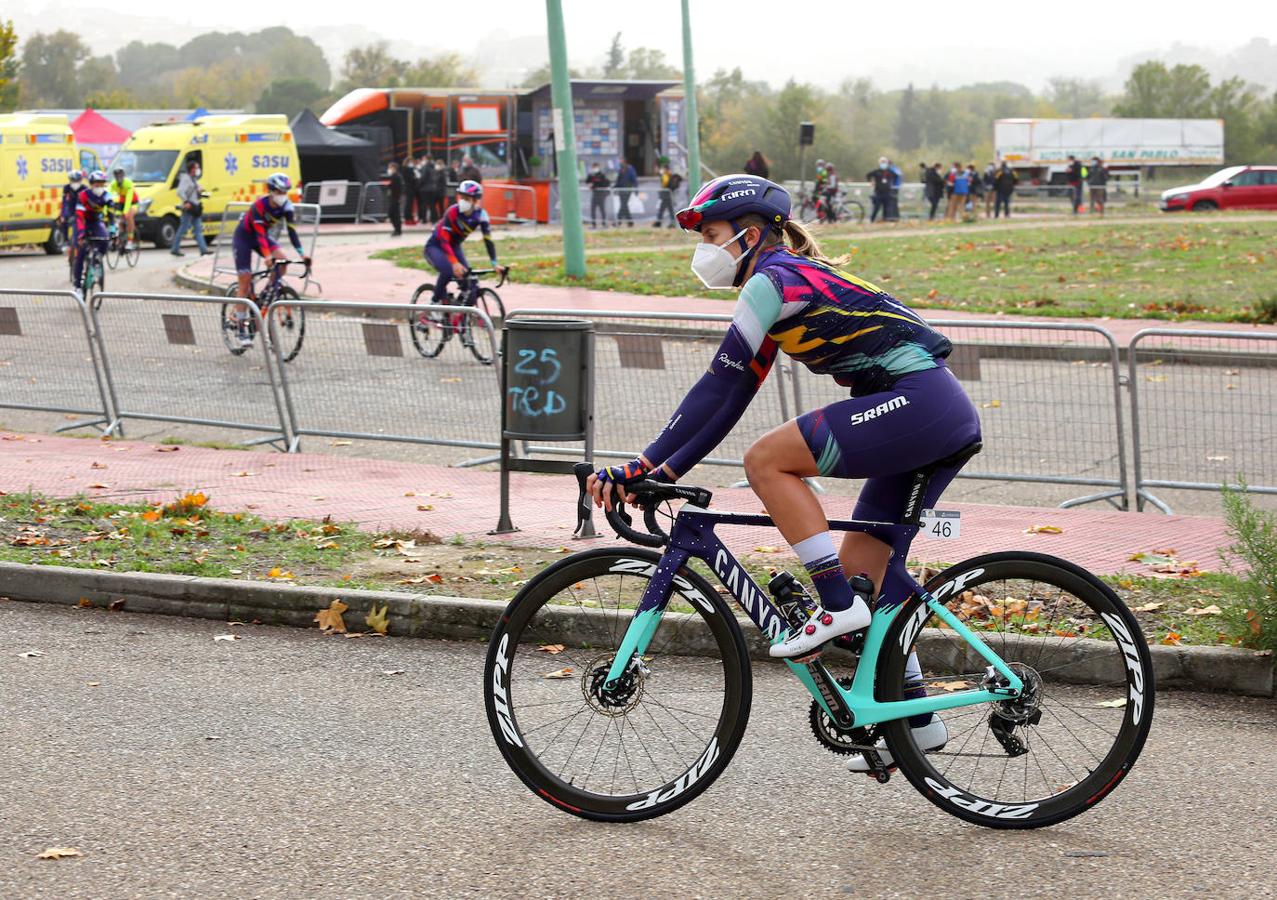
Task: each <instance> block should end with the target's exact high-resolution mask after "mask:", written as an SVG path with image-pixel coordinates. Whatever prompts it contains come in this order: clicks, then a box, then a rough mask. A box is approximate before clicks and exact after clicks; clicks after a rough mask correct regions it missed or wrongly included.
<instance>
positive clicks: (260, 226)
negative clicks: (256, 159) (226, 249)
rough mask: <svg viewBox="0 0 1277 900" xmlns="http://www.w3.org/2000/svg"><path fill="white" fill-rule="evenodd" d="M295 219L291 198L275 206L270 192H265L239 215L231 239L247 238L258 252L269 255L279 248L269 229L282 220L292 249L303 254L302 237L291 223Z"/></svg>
mask: <svg viewBox="0 0 1277 900" xmlns="http://www.w3.org/2000/svg"><path fill="white" fill-rule="evenodd" d="M295 219H296V214H295V213H294V211H293V202H292V201H291V200H289V201H286V202H285V203H284V205H283V206H276V205H275V204H274V203H271V199H270V194H267V195H266V196H265V197H258V198H257V199H256V200H254V201H253V205H252V206H250V207H249V208H248V209H247V210H245V211H244V215H242V216H240V219H239V225H237V226H236V227H235V234H234V236H233V238H232V240H235V241H238V240H242V239H247V240H249V241H251V242H252V244H253V248H254V249H255V250H257V252H258V253H259V254H261V255H262V256H270V255H271V252H272V251H274V250H278V249H279V244H277V243H276V242H275V239H274V238H273V237H271V229H272V228H274V227H275V226H276V225H278V224H279V223H280V222H283V223H284V224H285V225H286V226H287V228H288V239H289V241H291V242H292V245H293V249H295V250H296V251H297V252H298V254H300V255H303V256H304V255H305V252H306V251H304V250H303V249H302V239H301V238H300V237H299V236H298V234H297V228H296V226H295V225H294V224H293V223H294V221H295ZM241 235H242V237H241Z"/></svg>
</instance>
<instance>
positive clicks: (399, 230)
mask: <svg viewBox="0 0 1277 900" xmlns="http://www.w3.org/2000/svg"><path fill="white" fill-rule="evenodd" d="M381 180H382V181H384V182H385V184H386V193H387V194H388V196H389V201H388V202H387V204H386V209H387V210H388V215H389V216H390V227H391V229H392V230H391V232H390V234H391V236H393V237H399V235H401V234H403V216H401V215H400V204H401V203H403V176H402V175H400V174H399V167H398V166H397V165H395V163H394V162H393V161H392V162H390V163H388V164H387V165H386V174H385V175H382V176H381Z"/></svg>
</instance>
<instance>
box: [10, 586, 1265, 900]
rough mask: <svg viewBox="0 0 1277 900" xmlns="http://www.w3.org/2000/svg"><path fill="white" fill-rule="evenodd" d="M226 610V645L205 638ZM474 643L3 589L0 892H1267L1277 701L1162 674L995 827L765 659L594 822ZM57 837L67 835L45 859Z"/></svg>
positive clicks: (219, 627)
mask: <svg viewBox="0 0 1277 900" xmlns="http://www.w3.org/2000/svg"><path fill="white" fill-rule="evenodd" d="M228 632H235V633H237V634H240V635H242V639H241V640H239V641H235V642H219V641H214V640H213V637H214V636H215V635H218V634H225V633H228ZM27 651H40V652H41V655H39V656H31V657H23V656H22V655H21V654H22V653H24V652H27ZM483 652H484V647H483V645H481V644H477V643H445V642H435V641H417V640H410V639H397V638H393V637H392V638H386V639H370V638H363V639H360V640H348V639H343V638H340V637H323V636H321V635H320V634H319V633H318V632H317V631H303V630H296V629H286V628H269V627H262V626H257V627H254V626H246V627H233V628H232V627H228V626H227V625H225V624H222V623H216V622H208V621H197V620H184V619H174V618H166V617H160V616H142V615H135V614H129V613H109V612H105V611H98V610H78V609H73V608H65V607H50V606H43V605H34V604H32V605H29V604H21V603H14V602H4V601H0V782H2V783H3V784H4V785H5V786H6V787H5V790H4V791H3V792H0V822H3V823H4V825H3V829H4V837H5V839H4V840H3V841H2V842H0V896H6V897H58V898H78V897H161V896H183V897H250V896H257V897H264V896H269V897H307V898H312V897H365V896H367V897H391V896H426V895H436V896H439V895H442V896H457V895H461V894H480V893H481V894H483V895H492V896H502V897H515V896H519V897H526V896H542V897H558V896H568V895H584V894H588V895H590V896H606V897H612V896H616V897H620V896H634V895H638V894H644V895H651V896H678V897H689V896H767V897H770V896H782V895H784V896H793V895H795V894H808V895H815V896H874V897H877V896H901V897H916V896H920V895H930V896H940V897H951V896H956V897H1044V896H1052V897H1058V896H1069V897H1104V898H1115V897H1141V898H1143V897H1190V896H1191V897H1202V896H1205V897H1248V898H1253V897H1267V896H1273V894H1274V891H1275V890H1277V880H1275V878H1274V875H1275V874H1277V869H1275V868H1274V861H1273V860H1274V858H1275V857H1277V832H1275V830H1274V820H1273V800H1272V785H1273V784H1274V783H1275V782H1277V705H1275V704H1274V703H1273V702H1272V701H1263V700H1247V699H1238V698H1229V697H1219V696H1209V695H1202V694H1191V693H1173V692H1172V693H1165V692H1164V693H1162V694H1160V695H1159V697H1158V708H1157V715H1156V722H1155V724H1154V728H1153V732H1152V736H1151V738H1150V740H1149V742H1148V744H1147V746H1146V748H1145V750H1144V754H1143V756H1142V757H1141V759H1140V761H1139V763H1138V764H1137V765H1136V767H1135V769H1134V771H1133V773H1132V775H1131V777H1129V778H1128V779H1127V780H1126V781H1124V782H1123V783H1122V785H1121V786H1120V787H1119V788H1118V790H1117V791H1116V792H1115V793H1114V794H1113V795H1112V796H1110V797H1109V798H1106V799H1105V801H1104V802H1103V803H1102V804H1100V805H1099V806H1098V807H1096V808H1095V809H1094V810H1092V811H1090V812H1088V813H1086V814H1084V815H1083V816H1081V817H1079V818H1076V819H1073V820H1072V821H1070V822H1066V823H1064V824H1062V825H1059V826H1056V827H1054V828H1050V829H1046V830H1041V831H1035V832H1023V833H1019V832H994V831H988V830H984V829H981V828H977V827H975V826H970V825H966V824H964V823H962V822H960V821H959V820H957V819H954V818H951V817H949V816H947V815H945V814H944V813H943V812H941V811H940V810H938V809H937V808H935V807H934V806H932V805H931V804H930V803H928V802H926V801H925V800H924V799H922V798H921V797H920V796H919V795H917V794H916V793H915V792H914V791H913V789H912V788H910V787H909V785H908V784H907V782H905V781H904V780H903V779H901V778H896V779H893V780H892V782H891V783H890V784H888V785H886V786H879V785H877V784H875V783H873V782H870V781H869V780H868V779H866V778H864V777H859V776H858V777H852V776H850V775H849V774H848V773H846V772H845V771H844V770H843V768H842V766H841V764H840V763H839V761H838V760H837V759H836V758H835V757H833V756H831V755H829V754H828V753H827V752H825V751H824V750H822V749H821V748H820V747H819V746H818V745H817V744H816V743H815V742H814V741H813V740H812V738H811V737H810V735H809V733H808V731H807V725H806V699H805V697H806V695H805V693H803V692H802V690H801V688H800V687H799V686H798V685H797V684H796V683H795V682H794V681H793V680H791V679H789V678H788V677H787V675H786V673H785V672H784V671H783V670H782V669H781V668H779V667H775V666H769V665H758V666H756V667H755V670H754V677H755V695H754V706H753V715H752V716H751V721H750V727H749V730H748V732H747V733H746V736H745V740H744V743H743V744H742V746H741V748H740V750H739V751H738V753H737V755H736V758H735V760H734V761H733V763H732V765H731V766H730V767H729V768H728V770H727V771H726V773H725V774H724V775H723V777H722V778H720V779H719V780H718V781H717V782H716V783H715V784H714V785H713V786H712V787H711V788H710V789H709V790H708V791H707V792H706V793H705V794H703V795H702V796H701V797H699V798H698V799H696V800H695V801H694V802H693V803H691V804H690V805H689V806H687V807H684V808H683V809H682V810H680V811H678V812H676V813H674V814H672V815H669V816H666V817H663V818H661V819H657V820H654V821H650V822H646V823H642V824H638V825H623V826H622V825H601V824H595V823H589V822H585V821H582V820H579V819H576V818H575V817H572V816H570V815H568V814H566V813H563V812H561V811H559V810H557V809H554V808H552V807H551V806H549V805H548V804H546V803H545V802H543V801H541V800H540V799H538V798H536V797H534V796H532V795H531V794H530V793H529V792H528V791H527V789H526V788H524V787H523V785H522V784H521V783H520V782H518V781H517V779H516V778H515V776H514V775H513V774H511V773H510V772H509V771H508V770H507V769H506V767H505V765H504V763H503V761H502V760H501V757H500V755H499V754H498V752H497V750H496V748H495V747H494V745H493V742H492V740H491V737H490V735H489V732H488V729H487V724H486V721H485V719H484V715H483V708H482V699H481V693H480V681H481V678H480V673H481V668H482V661H483ZM399 670H402V674H389V675H388V674H385V673H387V672H395V671H399ZM55 846H60V847H74V848H77V849H78V850H79V851H80V852H81V853H82V854H83V855H82V856H81V857H79V858H67V859H61V860H39V859H36V855H37V854H38V853H40V852H41V851H44V850H45V849H46V848H49V847H55Z"/></svg>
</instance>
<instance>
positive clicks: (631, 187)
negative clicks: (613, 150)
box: [612, 158, 638, 228]
mask: <svg viewBox="0 0 1277 900" xmlns="http://www.w3.org/2000/svg"><path fill="white" fill-rule="evenodd" d="M615 187H616V205H617V210H616V221H615V222H613V223H612V224H613V225H616V226H619V225H620V224H621V222H625V224H626V225H628V226H629V227H630V228H633V227H634V216H632V215H630V199H631V198H632V197H633V196H634V191H635V189H636V188H637V187H638V171H637V170H636V169H635V168H634V166H632V165H631V164H630V162H629V160H627V159H624V158H622V159H621V170H620V171H619V172H617V174H616V184H615Z"/></svg>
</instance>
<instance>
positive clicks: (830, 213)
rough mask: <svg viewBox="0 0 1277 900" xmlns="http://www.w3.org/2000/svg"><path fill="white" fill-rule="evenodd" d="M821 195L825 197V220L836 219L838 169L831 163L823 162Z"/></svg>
mask: <svg viewBox="0 0 1277 900" xmlns="http://www.w3.org/2000/svg"><path fill="white" fill-rule="evenodd" d="M821 196H822V197H824V199H825V221H826V222H837V221H838V170H837V169H835V168H834V164H833V163H825V184H824V190H823V191H822V193H821Z"/></svg>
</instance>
